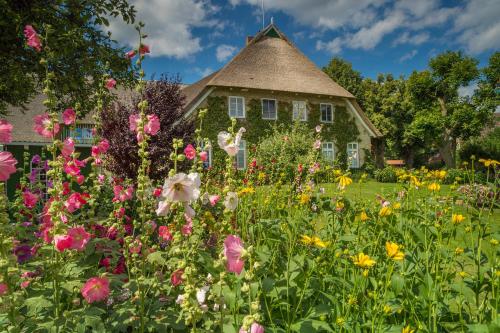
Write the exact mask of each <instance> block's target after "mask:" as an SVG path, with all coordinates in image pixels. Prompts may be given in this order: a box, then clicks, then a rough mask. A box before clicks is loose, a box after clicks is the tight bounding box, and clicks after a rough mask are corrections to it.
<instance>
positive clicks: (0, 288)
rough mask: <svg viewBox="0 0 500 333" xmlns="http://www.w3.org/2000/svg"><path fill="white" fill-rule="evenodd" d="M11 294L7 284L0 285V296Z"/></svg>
mask: <svg viewBox="0 0 500 333" xmlns="http://www.w3.org/2000/svg"><path fill="white" fill-rule="evenodd" d="M8 292H9V287H8V286H7V284H5V283H0V296H3V295H5V294H7V293H8Z"/></svg>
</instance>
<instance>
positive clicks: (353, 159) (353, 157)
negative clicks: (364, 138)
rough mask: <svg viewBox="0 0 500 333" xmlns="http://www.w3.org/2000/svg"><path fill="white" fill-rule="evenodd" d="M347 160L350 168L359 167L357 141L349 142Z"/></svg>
mask: <svg viewBox="0 0 500 333" xmlns="http://www.w3.org/2000/svg"><path fill="white" fill-rule="evenodd" d="M347 161H348V162H349V167H350V168H353V169H356V168H359V149H358V143H357V142H349V143H348V144H347Z"/></svg>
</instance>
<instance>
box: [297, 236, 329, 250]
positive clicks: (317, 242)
mask: <svg viewBox="0 0 500 333" xmlns="http://www.w3.org/2000/svg"><path fill="white" fill-rule="evenodd" d="M301 242H302V243H304V244H305V245H314V246H316V247H320V248H325V247H327V246H328V244H330V242H324V241H322V240H321V239H320V238H319V237H317V236H312V237H309V236H307V235H302V237H301Z"/></svg>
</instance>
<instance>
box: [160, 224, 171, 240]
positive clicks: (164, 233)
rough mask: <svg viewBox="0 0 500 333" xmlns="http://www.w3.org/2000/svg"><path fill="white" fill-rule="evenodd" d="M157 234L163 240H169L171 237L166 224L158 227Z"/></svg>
mask: <svg viewBox="0 0 500 333" xmlns="http://www.w3.org/2000/svg"><path fill="white" fill-rule="evenodd" d="M158 235H159V236H160V237H161V239H163V240H164V241H168V242H169V241H171V240H172V239H173V237H172V234H171V233H170V230H169V229H168V227H167V226H165V225H162V226H160V227H159V228H158Z"/></svg>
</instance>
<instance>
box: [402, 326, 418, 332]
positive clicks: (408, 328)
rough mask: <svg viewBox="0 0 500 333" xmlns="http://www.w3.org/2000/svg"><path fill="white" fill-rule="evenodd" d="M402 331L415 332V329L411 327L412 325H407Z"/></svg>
mask: <svg viewBox="0 0 500 333" xmlns="http://www.w3.org/2000/svg"><path fill="white" fill-rule="evenodd" d="M401 333H415V330H414V329H412V328H411V327H410V325H408V326H406V327H405V328H403V330H402V331H401Z"/></svg>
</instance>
